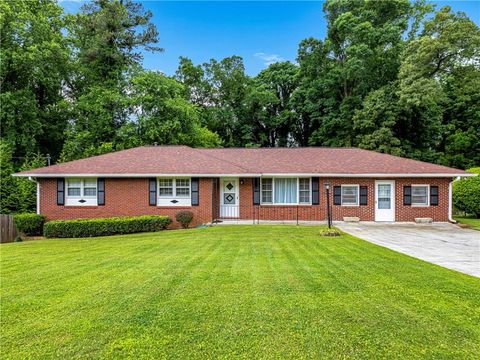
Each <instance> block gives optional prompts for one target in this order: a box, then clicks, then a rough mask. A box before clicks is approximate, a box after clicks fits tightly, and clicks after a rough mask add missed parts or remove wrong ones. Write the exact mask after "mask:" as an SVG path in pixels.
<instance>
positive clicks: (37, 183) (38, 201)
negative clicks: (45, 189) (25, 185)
mask: <svg viewBox="0 0 480 360" xmlns="http://www.w3.org/2000/svg"><path fill="white" fill-rule="evenodd" d="M28 180H30V181H32V182H34V183H35V184H36V186H37V214H40V183H39V182H38V181H36V180H34V179H32V177H31V176H29V177H28Z"/></svg>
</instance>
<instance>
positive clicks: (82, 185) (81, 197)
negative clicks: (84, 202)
mask: <svg viewBox="0 0 480 360" xmlns="http://www.w3.org/2000/svg"><path fill="white" fill-rule="evenodd" d="M85 180H92V181H93V180H94V181H95V195H83V193H84V189H85ZM70 181H72V182H73V181H78V182H80V195H68V189H69V188H70ZM66 183H67V184H66V185H67V186H66V189H65V190H66V191H65V196H66V197H68V198H70V199H83V198H87V199H94V198H97V196H98V179H97V178H67V179H66ZM72 187H75V188H76V187H77V186H72ZM87 187H92V186H87Z"/></svg>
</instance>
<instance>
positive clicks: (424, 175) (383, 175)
mask: <svg viewBox="0 0 480 360" xmlns="http://www.w3.org/2000/svg"><path fill="white" fill-rule="evenodd" d="M477 175H478V174H474V173H452V174H449V173H437V174H435V173H415V174H409V173H392V174H386V173H365V174H345V173H343V174H342V173H236V174H192V173H178V174H162V173H155V174H55V173H53V174H41V173H40V174H39V173H37V174H36V173H17V174H13V175H12V176H15V177H36V178H58V177H106V178H147V177H182V176H184V177H322V178H325V177H337V178H358V177H360V178H394V177H395V178H438V177H471V176H477Z"/></svg>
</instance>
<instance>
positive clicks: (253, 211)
mask: <svg viewBox="0 0 480 360" xmlns="http://www.w3.org/2000/svg"><path fill="white" fill-rule="evenodd" d="M393 180H395V205H396V206H395V219H396V221H414V219H415V218H416V217H431V218H433V219H434V221H448V183H449V181H450V180H451V179H446V178H444V179H428V178H427V179H418V178H413V179H393ZM326 181H329V182H330V184H331V185H332V188H331V195H330V196H331V198H330V200H331V201H330V203H331V205H332V215H333V220H343V217H344V216H356V217H359V218H360V220H362V221H374V220H375V179H368V178H357V179H353V178H352V179H345V178H333V179H320V204H319V205H301V206H290V205H286V206H282V205H256V206H254V205H253V186H252V179H251V178H240V185H239V186H240V189H239V191H240V218H241V219H248V220H250V219H260V220H296V219H297V217H298V219H299V220H302V221H308V220H326V218H327V215H326V196H325V190H324V184H325V182H326ZM39 182H40V189H41V196H40V212H41V213H42V214H44V215H46V217H47V218H48V219H49V220H54V219H75V218H93V217H109V216H134V215H154V214H155V215H168V216H170V217H171V218H172V220H174V219H175V213H176V212H177V211H179V210H182V209H188V210H191V211H192V212H193V213H194V224H193V225H197V224H200V223H205V222H210V221H212V195H213V184H212V179H208V178H201V179H200V205H199V206H192V207H157V206H149V205H148V179H137V178H135V179H123V178H122V179H106V180H105V205H104V206H58V205H57V203H56V179H40V180H39ZM342 184H358V185H360V186H362V185H364V186H367V187H368V204H367V205H360V206H341V205H333V186H338V185H342ZM411 184H430V185H437V186H438V187H439V205H438V206H428V207H413V206H404V205H403V186H404V185H411ZM219 198H220V196H219V195H218V194H217V197H216V199H219ZM217 201H218V200H217ZM213 211H214V212H218V206H216V207H215V208H213ZM172 227H178V224H177V223H176V222H175V221H174V223H173V224H172Z"/></svg>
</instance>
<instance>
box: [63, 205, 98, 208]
mask: <svg viewBox="0 0 480 360" xmlns="http://www.w3.org/2000/svg"><path fill="white" fill-rule="evenodd" d="M63 206H65V207H67V208H69V209H96V208H98V207H99V205H63Z"/></svg>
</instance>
